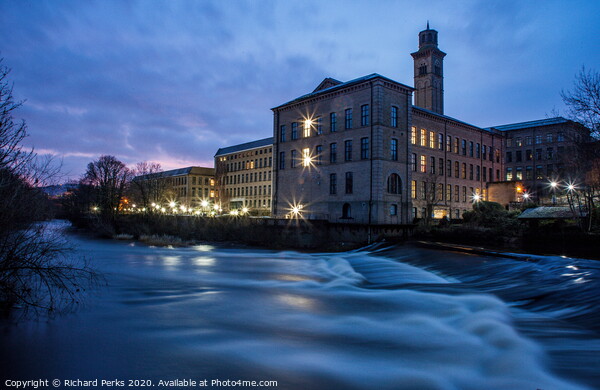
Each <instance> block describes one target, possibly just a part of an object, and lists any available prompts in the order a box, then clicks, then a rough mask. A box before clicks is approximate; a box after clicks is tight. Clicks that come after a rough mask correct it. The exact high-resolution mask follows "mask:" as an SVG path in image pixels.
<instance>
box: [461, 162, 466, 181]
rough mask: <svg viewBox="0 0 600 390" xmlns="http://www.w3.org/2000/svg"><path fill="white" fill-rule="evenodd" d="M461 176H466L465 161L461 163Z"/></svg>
mask: <svg viewBox="0 0 600 390" xmlns="http://www.w3.org/2000/svg"><path fill="white" fill-rule="evenodd" d="M461 177H462V178H463V179H466V178H467V164H466V163H462V174H461Z"/></svg>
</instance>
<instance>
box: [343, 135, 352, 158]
mask: <svg viewBox="0 0 600 390" xmlns="http://www.w3.org/2000/svg"><path fill="white" fill-rule="evenodd" d="M344 160H346V161H352V140H347V141H344Z"/></svg>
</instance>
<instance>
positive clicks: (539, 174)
mask: <svg viewBox="0 0 600 390" xmlns="http://www.w3.org/2000/svg"><path fill="white" fill-rule="evenodd" d="M535 178H536V179H538V180H541V179H543V178H544V171H543V167H542V166H541V165H536V166H535Z"/></svg>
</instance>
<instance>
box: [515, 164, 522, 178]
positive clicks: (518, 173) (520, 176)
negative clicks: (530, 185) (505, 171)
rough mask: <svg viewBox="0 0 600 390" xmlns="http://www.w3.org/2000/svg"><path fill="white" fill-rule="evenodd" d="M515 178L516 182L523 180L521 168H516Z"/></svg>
mask: <svg viewBox="0 0 600 390" xmlns="http://www.w3.org/2000/svg"><path fill="white" fill-rule="evenodd" d="M515 177H516V179H517V180H523V168H522V167H517V169H516V175H515Z"/></svg>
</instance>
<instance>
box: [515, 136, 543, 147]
mask: <svg viewBox="0 0 600 390" xmlns="http://www.w3.org/2000/svg"><path fill="white" fill-rule="evenodd" d="M535 143H536V145H537V144H541V143H542V135H541V134H538V135H536V136H535ZM519 146H521V145H519Z"/></svg>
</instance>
